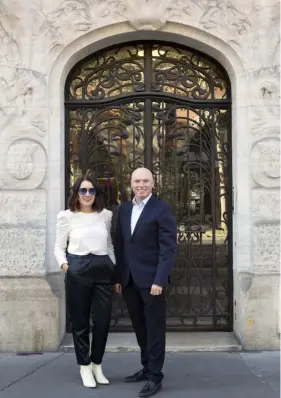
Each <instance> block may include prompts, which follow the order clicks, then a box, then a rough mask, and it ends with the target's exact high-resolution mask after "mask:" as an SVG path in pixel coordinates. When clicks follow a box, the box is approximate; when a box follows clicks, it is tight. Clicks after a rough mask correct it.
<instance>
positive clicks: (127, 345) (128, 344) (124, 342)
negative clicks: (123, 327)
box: [59, 332, 242, 352]
mask: <svg viewBox="0 0 281 398" xmlns="http://www.w3.org/2000/svg"><path fill="white" fill-rule="evenodd" d="M241 349H242V347H241V345H240V343H239V342H238V341H237V339H236V338H235V336H234V335H233V333H231V332H187V333H184V332H168V333H167V334H166V352H195V351H223V352H227V351H229V352H232V351H241ZM59 350H60V351H61V352H74V346H73V340H72V335H71V334H70V333H67V334H66V336H65V338H64V340H63V342H62V344H61V346H60V349H59ZM106 352H139V347H138V344H137V341H136V337H135V335H134V333H118V332H115V333H110V334H109V336H108V340H107V345H106Z"/></svg>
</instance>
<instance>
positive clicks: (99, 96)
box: [0, 0, 280, 352]
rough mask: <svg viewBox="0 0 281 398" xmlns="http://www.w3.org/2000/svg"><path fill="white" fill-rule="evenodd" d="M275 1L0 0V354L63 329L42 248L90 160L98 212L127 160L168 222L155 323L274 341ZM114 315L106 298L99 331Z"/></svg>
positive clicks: (116, 323)
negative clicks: (172, 238)
mask: <svg viewBox="0 0 281 398" xmlns="http://www.w3.org/2000/svg"><path fill="white" fill-rule="evenodd" d="M279 8H280V4H279V2H278V1H275V0H268V1H267V2H266V4H265V2H263V1H262V0H250V1H247V2H245V1H241V0H239V1H219V0H211V1H207V0H201V1H193V0H190V1H186V0H173V1H171V0H166V1H165V0H164V1H160V0H102V1H98V0H61V1H59V0H57V1H53V2H49V1H46V0H38V1H34V2H30V1H26V2H23V1H19V0H12V1H11V0H9V1H8V0H2V1H1V2H0V71H1V72H0V82H1V95H0V100H1V103H0V109H1V120H0V125H1V126H0V204H1V207H0V209H1V210H0V243H1V249H0V252H1V255H0V350H1V351H18V352H23V351H33V352H34V351H46V350H55V349H57V348H58V347H59V346H60V343H61V341H62V338H63V336H64V334H65V332H66V328H67V311H66V300H65V293H64V277H63V275H61V273H60V272H59V270H58V266H57V264H56V262H55V260H54V255H53V247H54V240H55V227H56V215H57V213H58V212H59V211H60V210H61V209H64V208H65V205H66V197H67V194H68V190H69V187H70V185H71V182H72V181H73V178H74V177H75V176H76V175H79V174H81V173H82V172H83V171H85V170H87V169H89V168H90V169H92V171H93V172H94V173H95V174H96V177H97V178H98V179H99V181H100V183H103V184H104V186H105V190H106V193H107V199H108V205H109V206H110V207H114V206H118V203H120V201H122V200H128V199H130V189H129V175H130V172H131V171H132V170H133V169H134V167H137V166H139V165H146V166H148V167H150V168H151V169H152V171H153V173H154V175H155V180H156V190H157V193H158V194H159V195H160V197H161V196H162V197H163V198H164V199H165V200H167V201H168V202H170V203H171V205H172V207H173V209H174V211H175V214H176V218H177V222H178V252H179V253H178V257H177V264H176V269H175V271H174V275H173V278H174V279H173V278H172V279H173V285H172V286H171V287H170V288H169V289H170V290H169V292H168V294H169V296H168V312H169V313H168V327H169V328H170V329H171V330H172V329H173V330H179V333H187V332H188V331H189V330H226V331H233V333H235V335H236V337H237V338H238V339H239V341H240V342H241V344H242V346H243V347H244V348H245V349H274V348H277V347H279V335H280V323H279V315H280V314H279V281H280V269H279V262H280V256H279V252H280V192H279V189H280V165H279V157H280V127H279V124H280V117H279V72H280V60H279V40H280V37H279V26H280V25H279ZM124 311H125V310H124V308H123V304H122V303H120V302H118V300H117V299H115V304H114V312H113V330H116V331H118V330H121V329H122V328H123V329H124V328H126V327H127V326H128V325H127V323H126V322H127V317H126V313H125V312H124ZM120 325H121V326H120Z"/></svg>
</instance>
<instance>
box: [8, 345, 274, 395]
mask: <svg viewBox="0 0 281 398" xmlns="http://www.w3.org/2000/svg"><path fill="white" fill-rule="evenodd" d="M139 368H140V358H139V353H137V352H115V353H113V352H108V353H106V354H105V357H104V362H103V369H104V373H105V375H106V376H107V377H108V378H109V380H110V382H111V383H110V385H109V386H99V387H97V388H95V389H88V388H84V387H83V386H82V384H81V381H80V375H79V367H78V366H77V364H76V361H75V356H74V354H73V353H68V352H58V353H44V354H37V355H16V354H10V355H9V354H0V398H78V397H79V398H87V397H96V398H102V397H105V398H106V397H111V398H133V397H137V395H138V392H139V391H140V389H141V387H142V385H143V383H137V384H126V383H124V382H123V378H124V377H125V376H127V375H129V374H131V373H134V372H135V371H137V370H139ZM164 374H165V378H164V381H163V389H162V391H161V392H159V393H158V394H157V397H159V398H160V397H162V398H168V397H169V398H226V397H227V398H277V397H278V398H279V397H280V392H279V391H280V353H279V352H183V353H181V352H175V353H167V356H166V362H165V366H164Z"/></svg>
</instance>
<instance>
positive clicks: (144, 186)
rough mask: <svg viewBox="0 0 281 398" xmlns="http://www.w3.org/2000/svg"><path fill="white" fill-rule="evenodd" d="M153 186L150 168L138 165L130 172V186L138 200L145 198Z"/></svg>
mask: <svg viewBox="0 0 281 398" xmlns="http://www.w3.org/2000/svg"><path fill="white" fill-rule="evenodd" d="M153 187H154V181H153V176H152V173H151V171H150V170H148V169H146V168H145V167H140V168H138V169H136V170H135V171H134V172H133V173H132V177H131V188H132V190H133V192H134V194H135V198H136V200H137V201H138V202H141V201H142V200H144V199H146V198H147V197H148V196H149V195H150V194H151V192H152V188H153Z"/></svg>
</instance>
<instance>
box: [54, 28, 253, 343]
mask: <svg viewBox="0 0 281 398" xmlns="http://www.w3.org/2000/svg"><path fill="white" fill-rule="evenodd" d="M113 36H114V40H115V43H123V42H126V41H128V40H130V41H131V40H134V39H136V40H143V39H144V40H148V39H149V40H159V38H161V41H168V42H171V41H172V42H174V43H178V44H180V45H186V46H189V47H192V48H195V49H200V50H201V51H204V53H206V54H208V55H210V56H212V57H213V58H215V59H216V60H218V61H219V62H220V63H221V64H222V65H223V66H224V68H225V69H226V71H227V73H228V75H229V78H230V80H231V85H232V102H233V112H232V137H233V140H232V154H233V159H232V165H233V186H234V194H235V195H234V197H235V201H234V209H233V241H234V248H233V275H234V302H235V307H234V311H235V317H234V330H235V332H236V334H237V335H238V336H240V334H241V333H242V335H243V329H241V321H242V318H241V317H243V316H244V315H243V314H244V312H243V308H244V301H243V300H241V295H240V289H241V287H240V285H241V282H240V279H239V272H240V270H245V269H249V268H250V264H251V261H250V227H251V225H250V219H249V217H250V214H249V200H250V198H249V194H247V192H248V191H249V175H248V174H245V168H246V169H247V168H248V167H249V159H248V155H246V152H247V150H246V148H245V147H244V146H243V148H242V147H241V145H240V144H239V142H240V143H241V142H243V141H245V132H247V131H248V108H247V107H245V98H246V96H243V93H245V87H246V83H245V82H246V80H245V79H246V76H245V72H244V70H243V66H242V63H241V61H240V59H239V58H238V57H237V55H236V54H235V52H234V51H233V50H232V49H231V48H230V47H229V46H228V45H227V44H226V43H224V42H223V41H221V40H219V39H218V38H216V37H213V36H211V35H209V34H207V33H206V32H203V31H200V30H197V29H194V28H190V27H188V26H184V25H179V24H175V23H169V24H168V25H167V26H166V27H165V28H164V29H163V31H161V32H147V31H144V32H134V31H132V29H131V28H129V26H128V25H127V24H125V23H121V24H116V25H114V26H110V27H105V28H101V29H97V30H95V31H93V32H92V33H90V34H87V35H86V36H84V37H82V38H80V39H78V40H76V41H75V42H73V43H71V44H70V45H69V46H67V47H66V48H65V50H64V51H63V52H62V54H61V55H60V57H59V58H58V59H57V62H56V63H55V65H54V66H53V69H52V71H51V74H50V79H49V82H50V84H49V93H48V96H49V107H50V114H51V115H52V117H51V118H50V120H49V131H50V140H49V154H50V157H49V168H50V169H53V170H55V173H54V174H53V175H56V176H57V177H56V178H55V179H53V178H52V179H51V178H49V179H48V188H49V192H56V197H55V200H54V197H52V201H51V202H50V201H49V205H48V219H49V220H50V222H49V241H48V247H52V246H51V245H52V243H53V240H54V220H55V216H56V213H57V211H58V210H59V209H60V208H63V207H64V198H65V192H64V189H65V184H64V181H65V180H64V173H63V170H64V157H63V156H62V153H63V152H64V149H63V148H64V145H65V144H64V139H63V136H62V134H61V132H62V131H64V126H65V120H64V112H63V97H64V82H65V80H66V77H67V75H68V73H69V71H70V70H71V68H72V67H73V66H74V65H75V64H76V63H77V62H79V61H80V60H81V59H83V58H84V57H85V56H88V55H89V54H91V53H93V52H96V51H99V50H101V49H102V48H106V47H108V46H109V45H111V44H112V41H111V38H112V37H113ZM241 95H242V98H243V101H242V103H241V100H240V99H241ZM54 98H55V99H56V100H55V101H54ZM242 133H243V134H242ZM240 155H241V156H243V159H244V162H243V165H242V164H241V163H240V162H239V156H240ZM57 170H60V174H58V173H57ZM238 186H239V189H237V187H238ZM58 187H59V190H58ZM240 196H241V198H243V204H242V201H241V199H240ZM242 226H243V228H242V230H243V234H238V230H239V228H240V230H241V227H242ZM245 247H247V249H246V250H245ZM241 267H242V268H241ZM61 294H62V296H63V285H61ZM63 297H64V296H63ZM236 299H237V300H236ZM64 308H65V307H64V299H63V301H62V306H61V311H63V309H64ZM64 322H65V318H64V311H63V312H61V327H62V326H63V325H64ZM61 333H62V334H63V333H64V329H61ZM242 335H241V338H242V337H243V336H242Z"/></svg>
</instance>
